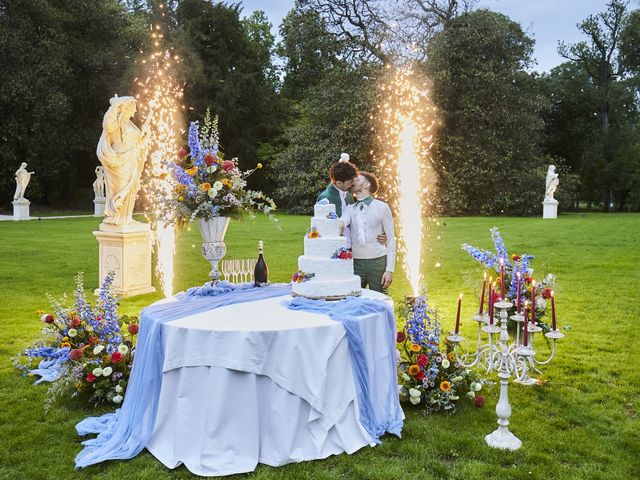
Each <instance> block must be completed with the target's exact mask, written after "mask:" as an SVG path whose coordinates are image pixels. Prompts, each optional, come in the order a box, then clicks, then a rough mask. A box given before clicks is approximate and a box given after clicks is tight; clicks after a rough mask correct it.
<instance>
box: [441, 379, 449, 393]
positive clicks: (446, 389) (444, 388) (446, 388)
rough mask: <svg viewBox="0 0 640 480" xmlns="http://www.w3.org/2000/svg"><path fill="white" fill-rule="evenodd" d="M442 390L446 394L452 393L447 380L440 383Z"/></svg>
mask: <svg viewBox="0 0 640 480" xmlns="http://www.w3.org/2000/svg"><path fill="white" fill-rule="evenodd" d="M440 390H442V391H443V392H444V393H447V392H450V391H451V384H450V383H449V382H447V381H446V380H444V381H442V382H440Z"/></svg>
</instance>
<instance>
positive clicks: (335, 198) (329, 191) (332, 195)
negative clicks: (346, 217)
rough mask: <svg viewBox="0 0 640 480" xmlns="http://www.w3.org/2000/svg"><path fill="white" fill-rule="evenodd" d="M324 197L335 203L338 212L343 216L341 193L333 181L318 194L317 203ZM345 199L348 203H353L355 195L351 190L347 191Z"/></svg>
mask: <svg viewBox="0 0 640 480" xmlns="http://www.w3.org/2000/svg"><path fill="white" fill-rule="evenodd" d="M323 198H326V199H327V200H329V202H331V203H333V204H334V205H335V206H336V214H337V215H338V216H339V217H340V216H342V202H341V201H340V193H338V189H337V188H336V187H335V186H334V185H333V183H330V184H329V186H328V187H327V188H325V189H324V191H323V192H322V193H321V194H320V195H318V199H317V200H316V203H317V202H319V201H320V200H322V199H323ZM344 201H345V203H346V204H347V205H351V204H352V203H353V197H352V196H351V194H350V193H349V192H347V196H346V197H345V199H344Z"/></svg>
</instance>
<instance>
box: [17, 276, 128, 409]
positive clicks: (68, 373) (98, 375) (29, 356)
mask: <svg viewBox="0 0 640 480" xmlns="http://www.w3.org/2000/svg"><path fill="white" fill-rule="evenodd" d="M113 278H114V274H113V273H110V274H109V275H107V276H106V277H105V280H104V282H103V284H102V288H101V289H100V295H99V297H98V302H97V306H95V307H92V306H91V305H89V303H88V302H87V299H86V296H85V292H84V285H83V276H82V274H81V273H79V274H78V275H77V276H76V288H75V293H74V303H73V306H72V307H67V306H65V305H64V303H65V301H66V298H65V297H63V299H62V300H61V301H56V300H54V299H53V298H51V297H49V300H50V302H51V307H52V309H53V313H44V314H43V315H42V317H41V321H42V322H43V324H44V328H43V330H42V332H43V334H44V339H43V340H41V341H39V342H38V343H36V344H35V345H34V346H33V347H31V348H26V349H25V350H24V351H23V352H22V353H21V354H19V355H18V356H17V357H15V358H14V359H13V361H14V365H15V366H16V367H17V368H18V369H19V370H21V371H22V372H23V373H24V374H25V375H27V376H30V377H32V376H35V375H39V376H41V377H42V378H40V379H39V380H38V381H37V382H36V383H40V382H42V381H49V382H51V387H50V388H49V392H48V393H49V394H48V396H47V400H46V402H45V408H46V409H49V408H50V407H51V406H52V405H53V404H54V402H55V401H56V400H57V399H58V398H60V397H63V396H66V395H70V396H71V397H75V396H78V395H81V394H87V395H88V396H89V402H90V403H92V404H94V405H97V404H99V403H103V402H110V403H113V404H120V403H122V401H123V400H124V393H125V390H126V386H127V381H128V379H129V373H130V371H131V366H132V364H133V354H134V344H135V341H134V340H135V336H136V334H137V333H138V328H139V327H138V324H137V323H136V319H134V318H129V317H125V316H123V317H120V316H118V312H117V309H118V304H117V301H116V297H115V294H114V292H113V289H112V288H111V285H112V283H113ZM36 367H37V368H36Z"/></svg>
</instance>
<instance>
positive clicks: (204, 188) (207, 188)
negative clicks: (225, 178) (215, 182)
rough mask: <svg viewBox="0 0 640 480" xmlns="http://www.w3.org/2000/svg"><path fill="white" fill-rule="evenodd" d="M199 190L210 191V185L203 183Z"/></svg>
mask: <svg viewBox="0 0 640 480" xmlns="http://www.w3.org/2000/svg"><path fill="white" fill-rule="evenodd" d="M200 188H201V189H202V190H203V191H205V192H208V191H209V190H211V184H210V183H209V182H204V183H202V184H201V185H200Z"/></svg>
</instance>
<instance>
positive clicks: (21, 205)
mask: <svg viewBox="0 0 640 480" xmlns="http://www.w3.org/2000/svg"><path fill="white" fill-rule="evenodd" d="M11 203H13V219H14V220H29V205H31V202H30V201H29V200H27V199H26V198H23V199H22V200H14V201H13V202H11Z"/></svg>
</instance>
